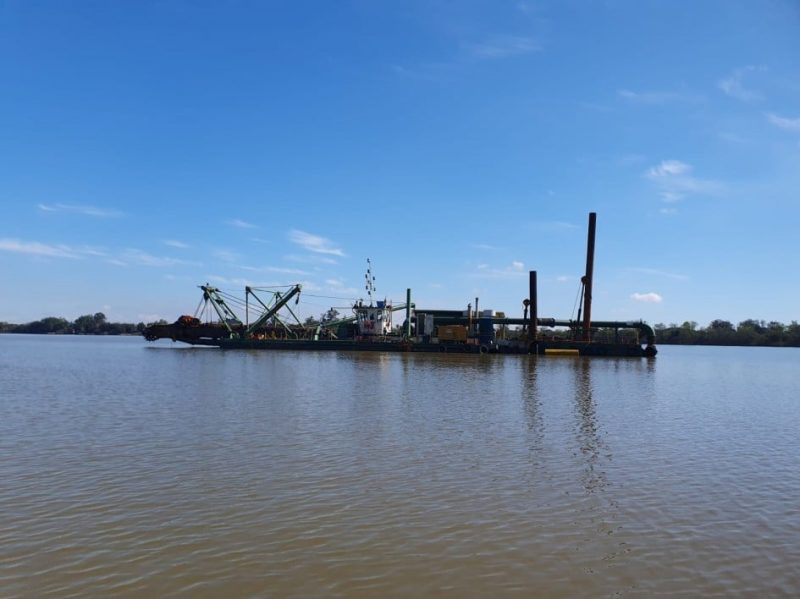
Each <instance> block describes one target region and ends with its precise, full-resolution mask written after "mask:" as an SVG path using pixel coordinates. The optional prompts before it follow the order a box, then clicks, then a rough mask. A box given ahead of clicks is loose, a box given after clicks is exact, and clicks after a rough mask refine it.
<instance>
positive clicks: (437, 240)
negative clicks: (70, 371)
mask: <svg viewBox="0 0 800 599" xmlns="http://www.w3.org/2000/svg"><path fill="white" fill-rule="evenodd" d="M798 32H800V4H798V3H796V2H791V1H785V2H784V1H778V0H764V1H760V2H736V1H728V0H725V1H722V0H721V1H699V2H691V3H690V2H684V3H676V2H665V1H647V0H644V1H642V0H635V1H634V0H631V1H614V0H608V1H605V2H584V1H574V2H538V1H518V2H514V1H511V2H499V1H486V2H472V1H464V2H440V1H435V0H427V1H424V2H422V1H420V2H415V1H409V2H388V1H380V0H373V1H367V0H363V1H353V2H303V1H293V2H243V1H229V2H219V1H218V2H188V1H179V0H175V1H158V2H155V1H154V2H104V1H98V2H89V1H76V2H32V1H27V0H26V1H15V0H5V1H3V2H0V89H2V93H0V205H1V206H2V218H0V281H2V287H3V289H2V291H1V292H0V320H4V321H10V322H26V321H30V320H34V319H38V318H41V317H44V316H48V315H56V316H64V317H67V318H75V317H76V316H78V315H80V314H86V313H94V312H97V311H103V312H104V313H106V315H107V316H108V317H109V318H110V319H111V320H119V321H140V320H144V321H149V320H154V319H156V318H161V317H163V318H166V319H168V320H170V321H171V320H174V318H176V317H177V316H178V315H179V314H182V313H187V312H188V313H191V312H192V311H193V310H194V308H195V306H196V305H197V302H198V300H199V297H200V295H199V290H198V289H197V287H196V286H197V285H198V284H202V283H205V282H210V283H212V284H215V285H217V286H219V287H221V288H223V289H226V290H229V291H231V292H234V293H236V294H242V289H243V286H244V285H245V284H251V285H262V286H267V285H285V284H290V283H295V282H300V283H303V284H304V289H305V294H304V299H303V301H302V302H301V312H303V313H304V315H307V314H319V313H320V312H322V311H324V310H325V309H326V308H327V307H329V306H330V305H342V304H343V303H346V302H344V301H343V300H333V299H327V298H328V297H341V298H350V297H353V298H356V297H363V296H364V291H363V286H362V282H363V273H364V269H365V266H366V259H367V258H371V260H372V262H373V266H374V271H375V275H376V278H377V289H378V294H379V295H380V296H384V295H385V296H388V297H389V298H393V299H394V300H396V301H397V302H400V301H402V300H404V298H405V289H406V287H410V288H411V289H412V292H413V295H414V300H415V301H416V302H417V304H418V305H420V306H427V307H454V308H455V307H466V304H467V303H468V302H472V301H474V298H475V297H476V296H478V297H480V304H481V307H482V308H493V309H495V310H503V311H505V312H506V313H508V314H512V315H521V313H522V306H521V302H522V299H524V298H525V297H526V296H527V272H528V270H531V269H534V270H537V271H538V273H539V275H538V276H539V299H540V309H539V314H540V315H541V316H552V317H557V318H569V317H572V316H574V305H575V299H576V295H577V291H578V285H579V278H580V275H581V273H582V271H583V269H584V262H585V243H586V223H587V220H588V213H589V212H590V211H596V212H597V213H598V232H597V257H596V271H595V272H596V282H595V306H594V310H593V311H594V315H595V316H596V317H597V318H603V319H630V318H635V319H638V318H643V319H645V320H647V321H649V322H651V323H657V322H664V323H669V322H677V323H680V322H683V321H685V320H695V321H698V322H699V323H700V324H701V325H706V324H708V322H709V321H710V320H711V319H714V318H724V319H727V320H731V321H733V322H738V321H741V320H744V319H746V318H757V319H766V320H779V321H782V322H786V323H788V322H789V321H791V320H796V319H798V318H800V313H798V303H797V297H798V292H800V276H798V274H797V273H798V272H800V258H798V252H797V250H796V248H797V245H798V239H799V237H798V227H799V226H800V202H798V194H799V193H800V34H799V33H798ZM314 296H316V297H314ZM320 296H324V297H320Z"/></svg>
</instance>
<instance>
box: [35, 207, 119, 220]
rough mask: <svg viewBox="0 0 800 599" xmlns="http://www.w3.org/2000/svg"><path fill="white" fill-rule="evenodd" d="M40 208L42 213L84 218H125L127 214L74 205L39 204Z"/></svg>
mask: <svg viewBox="0 0 800 599" xmlns="http://www.w3.org/2000/svg"><path fill="white" fill-rule="evenodd" d="M38 208H39V210H41V211H42V212H69V213H72V214H82V215H83V216H92V217H95V218H120V217H122V216H125V213H124V212H120V211H119V210H110V209H107V208H97V207H95V206H77V205H73V204H39V205H38Z"/></svg>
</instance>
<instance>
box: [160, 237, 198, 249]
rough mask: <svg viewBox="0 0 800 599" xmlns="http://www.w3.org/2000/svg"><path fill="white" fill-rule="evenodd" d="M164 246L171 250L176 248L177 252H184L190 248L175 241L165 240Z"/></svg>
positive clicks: (186, 244)
mask: <svg viewBox="0 0 800 599" xmlns="http://www.w3.org/2000/svg"><path fill="white" fill-rule="evenodd" d="M164 245H168V246H169V247H172V248H178V249H179V250H186V249H189V247H191V246H190V245H189V244H188V243H184V242H182V241H178V240H176V239H165V240H164Z"/></svg>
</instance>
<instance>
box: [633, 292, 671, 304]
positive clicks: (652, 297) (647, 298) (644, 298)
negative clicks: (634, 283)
mask: <svg viewBox="0 0 800 599" xmlns="http://www.w3.org/2000/svg"><path fill="white" fill-rule="evenodd" d="M631 299H632V300H634V301H637V302H644V303H646V304H660V303H661V302H662V301H663V300H664V298H663V297H661V296H660V295H659V294H658V293H656V292H654V291H651V292H649V293H632V294H631Z"/></svg>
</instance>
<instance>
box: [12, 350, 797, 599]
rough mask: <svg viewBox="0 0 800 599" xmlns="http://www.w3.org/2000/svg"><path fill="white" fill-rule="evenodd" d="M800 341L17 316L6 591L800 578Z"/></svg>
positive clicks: (689, 585) (784, 586)
mask: <svg viewBox="0 0 800 599" xmlns="http://www.w3.org/2000/svg"><path fill="white" fill-rule="evenodd" d="M798 363H800V351H798V350H795V349H758V348H754V349H750V348H747V349H740V348H677V347H662V348H661V353H660V354H659V356H658V358H657V359H656V360H654V361H653V360H651V361H647V360H644V359H629V358H628V359H608V358H605V359H604V358H595V359H576V358H570V357H567V358H565V357H538V358H537V357H533V356H480V355H461V356H458V355H440V354H436V355H398V354H393V355H389V354H387V355H376V354H372V353H368V354H336V353H313V352H305V353H304V352H298V353H294V352H285V353H284V352H268V351H265V352H257V351H256V352H243V351H228V352H223V351H220V350H216V349H192V348H181V347H179V346H177V345H173V344H171V343H169V342H164V344H163V345H160V344H156V345H148V344H146V342H144V341H143V340H141V339H139V338H92V337H37V336H16V335H5V336H4V335H0V596H2V597H8V598H10V597H70V596H73V597H88V596H93V597H99V596H123V597H125V596H127V597H143V596H154V597H155V596H186V597H204V596H206V597H224V596H229V597H233V596H259V597H260V596H274V597H292V596H293V597H311V596H347V597H352V596H386V595H389V596H392V595H395V596H396V595H403V596H464V595H469V596H495V595H503V594H512V593H517V594H519V595H520V596H534V595H539V596H552V597H558V596H563V597H576V596H620V595H622V596H640V597H645V596H652V595H654V594H661V595H665V596H667V595H668V596H685V597H698V596H703V597H708V596H713V595H717V596H732V595H733V596H737V595H738V596H796V595H798V594H800V461H798V457H799V454H800V451H799V450H798V435H800V407H799V402H800V385H798V383H797V365H798Z"/></svg>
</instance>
